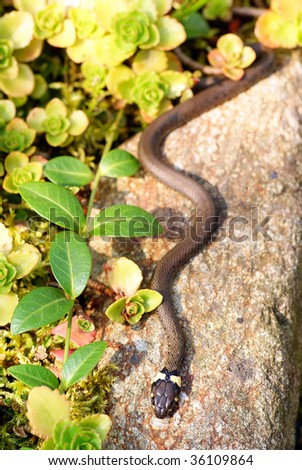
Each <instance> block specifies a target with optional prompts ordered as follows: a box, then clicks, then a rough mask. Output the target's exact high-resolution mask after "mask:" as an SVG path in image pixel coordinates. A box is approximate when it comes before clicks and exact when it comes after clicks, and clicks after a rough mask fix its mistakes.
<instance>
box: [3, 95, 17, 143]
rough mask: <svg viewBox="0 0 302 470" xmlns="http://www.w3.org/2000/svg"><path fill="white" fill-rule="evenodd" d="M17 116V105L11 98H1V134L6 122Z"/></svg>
mask: <svg viewBox="0 0 302 470" xmlns="http://www.w3.org/2000/svg"><path fill="white" fill-rule="evenodd" d="M15 116H16V106H15V104H14V102H13V101H11V100H0V135H1V134H2V132H3V130H4V128H5V126H6V124H7V123H8V122H9V121H11V120H12V119H13V118H14V117H15Z"/></svg>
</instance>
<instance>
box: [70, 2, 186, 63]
mask: <svg viewBox="0 0 302 470" xmlns="http://www.w3.org/2000/svg"><path fill="white" fill-rule="evenodd" d="M171 7H172V2H171V0H162V1H161V2H158V1H156V0H148V1H142V0H133V1H131V2H128V1H125V0H115V1H114V2H111V3H110V2H108V1H105V0H98V2H95V4H94V5H93V7H92V9H91V10H90V11H89V10H88V7H87V9H86V11H85V9H84V10H83V9H79V8H72V9H70V10H69V17H70V19H71V21H72V22H73V24H74V26H75V29H76V32H77V40H76V42H75V44H73V45H72V46H70V47H68V49H67V54H68V55H69V57H70V58H71V59H72V60H73V61H74V62H77V63H82V62H84V61H85V60H89V59H94V58H95V57H97V61H98V63H100V64H101V65H103V66H104V67H107V68H108V67H114V66H116V65H119V64H121V63H122V62H124V61H125V60H126V59H128V58H129V57H131V56H132V55H133V54H134V53H135V52H136V50H137V49H151V48H156V49H159V50H172V49H174V48H175V47H177V46H178V45H180V44H181V43H182V42H183V41H184V40H185V38H186V34H185V30H184V27H183V26H182V24H181V23H179V22H178V21H177V20H176V19H174V18H171V17H169V16H167V15H166V13H168V11H169V10H170V9H171ZM104 11H106V14H104Z"/></svg>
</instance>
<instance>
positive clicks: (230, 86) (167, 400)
mask: <svg viewBox="0 0 302 470" xmlns="http://www.w3.org/2000/svg"><path fill="white" fill-rule="evenodd" d="M255 49H258V50H257V52H259V55H258V57H257V60H256V62H255V63H254V64H253V65H252V66H251V67H250V68H249V69H248V70H247V71H246V72H245V75H244V77H243V78H242V79H241V80H240V81H238V82H234V81H231V80H228V79H223V80H221V81H220V83H218V84H215V85H213V86H211V87H210V88H209V89H207V90H206V91H204V92H201V93H198V94H197V95H196V96H194V97H193V98H191V99H189V100H188V101H185V102H184V103H181V104H178V105H177V106H176V107H175V108H174V109H172V110H171V111H168V112H167V113H165V114H163V115H161V116H160V117H158V118H157V119H156V120H155V121H153V122H152V123H151V124H150V125H149V126H148V127H147V128H146V130H144V132H143V134H142V137H141V140H140V143H139V160H140V162H141V164H142V166H143V167H144V169H145V170H146V171H148V172H150V173H151V174H152V175H153V176H154V177H155V178H156V179H158V180H159V181H161V182H162V183H164V184H165V185H167V186H169V187H170V188H172V189H174V190H176V191H177V192H179V193H180V194H183V195H184V196H185V197H187V198H188V199H190V200H191V201H192V203H193V205H194V222H193V223H192V225H191V226H190V229H189V230H188V233H186V237H185V238H184V240H182V241H181V242H179V243H178V244H177V245H176V246H175V247H173V248H172V249H171V250H170V251H168V252H167V253H166V255H165V256H164V257H163V258H162V259H161V260H160V261H159V263H158V264H157V267H156V269H155V272H154V276H153V280H152V284H151V288H152V289H155V290H157V291H158V292H160V293H161V294H162V295H163V302H162V304H161V305H160V306H159V307H158V309H157V312H158V315H159V317H160V320H161V323H162V326H163V329H164V333H165V337H166V339H165V340H166V341H167V343H168V355H167V357H166V359H165V363H164V364H163V369H162V370H161V371H160V373H159V374H158V375H157V377H156V378H155V380H154V382H153V384H152V388H151V399H152V400H151V401H152V406H153V408H154V411H155V415H156V416H157V417H158V418H164V417H166V416H170V415H172V414H173V412H174V411H175V409H176V408H177V402H178V400H179V394H180V387H181V379H180V367H181V364H182V361H183V358H184V350H185V341H184V335H183V332H182V329H181V327H180V325H179V321H178V319H177V315H176V312H175V309H174V307H173V301H172V296H171V284H172V280H173V277H174V276H175V275H176V274H177V272H178V271H179V269H180V268H181V267H182V266H183V265H184V263H186V261H188V260H189V259H190V258H191V257H192V256H193V255H194V254H196V253H197V251H198V250H199V249H200V248H201V247H202V246H203V244H204V243H205V241H206V240H207V239H208V238H209V237H210V235H211V233H212V232H213V228H214V224H213V221H214V219H215V218H216V220H217V217H216V216H217V214H216V208H215V203H214V200H213V198H212V196H211V194H210V193H209V192H208V191H207V190H206V189H205V188H204V187H203V186H202V185H201V184H200V183H198V182H197V181H195V180H193V179H192V178H190V177H189V176H186V175H185V174H183V173H181V172H179V171H178V170H176V169H175V168H173V167H172V166H171V165H169V164H168V163H166V161H164V160H163V158H162V156H163V154H162V146H163V143H164V141H165V139H166V137H167V136H168V135H169V134H170V133H171V132H172V131H173V130H174V129H176V128H178V127H180V126H182V125H184V124H186V123H187V122H188V121H190V120H192V119H194V118H195V117H197V116H200V115H201V114H203V113H205V112H207V111H209V110H211V109H213V108H215V107H216V106H219V105H220V104H222V103H224V102H225V101H228V100H230V99H232V98H234V97H235V96H237V95H239V94H240V93H242V92H243V91H245V90H247V89H248V88H250V87H252V86H253V85H254V84H255V83H257V82H258V81H260V80H262V79H263V78H265V77H266V76H268V75H269V74H270V73H271V71H272V67H273V64H274V54H273V53H271V52H268V51H264V49H262V48H260V47H259V45H256V46H255ZM197 218H198V219H197ZM196 220H198V221H200V220H202V222H203V223H196ZM216 225H217V224H216ZM192 235H194V236H192Z"/></svg>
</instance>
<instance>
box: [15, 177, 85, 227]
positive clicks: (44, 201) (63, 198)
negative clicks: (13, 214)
mask: <svg viewBox="0 0 302 470" xmlns="http://www.w3.org/2000/svg"><path fill="white" fill-rule="evenodd" d="M18 189H19V192H20V194H21V196H22V198H23V199H24V200H25V201H26V202H27V204H28V205H29V206H30V207H31V208H32V209H33V210H35V211H36V212H37V213H38V214H39V215H41V216H42V217H45V219H47V220H50V222H53V223H54V224H57V225H59V226H60V227H64V228H66V229H68V230H72V231H75V232H80V231H81V229H82V228H83V227H84V224H85V217H84V212H83V209H82V207H81V204H80V203H79V201H78V200H77V198H76V197H75V196H74V195H73V194H71V193H70V192H69V191H68V190H67V189H65V188H62V187H61V186H57V185H55V184H53V183H45V182H31V183H26V184H24V185H22V186H19V188H18Z"/></svg>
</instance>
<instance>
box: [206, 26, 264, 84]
mask: <svg viewBox="0 0 302 470" xmlns="http://www.w3.org/2000/svg"><path fill="white" fill-rule="evenodd" d="M255 59H256V53H255V51H254V50H253V49H252V48H251V47H249V46H245V45H244V43H243V42H242V40H241V39H240V37H239V36H236V34H224V35H223V36H221V37H220V38H219V39H218V41H217V48H216V49H212V51H211V52H210V53H209V54H208V60H209V62H210V64H211V65H212V66H213V67H215V68H216V69H219V70H221V73H223V74H224V75H225V76H226V77H228V78H230V79H231V80H240V79H241V78H242V77H243V75H244V69H245V68H246V67H249V66H250V65H251V64H252V63H253V62H254V60H255Z"/></svg>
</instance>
